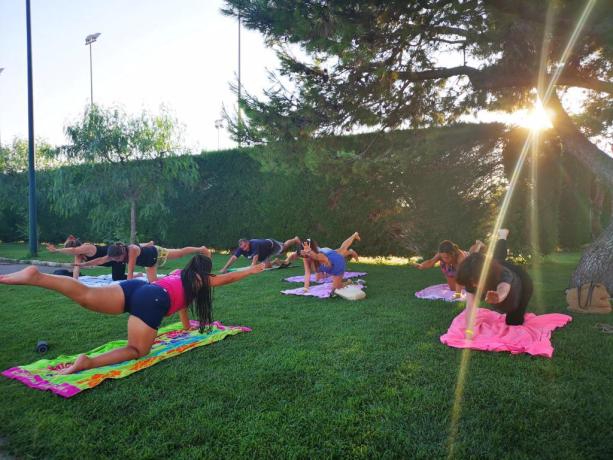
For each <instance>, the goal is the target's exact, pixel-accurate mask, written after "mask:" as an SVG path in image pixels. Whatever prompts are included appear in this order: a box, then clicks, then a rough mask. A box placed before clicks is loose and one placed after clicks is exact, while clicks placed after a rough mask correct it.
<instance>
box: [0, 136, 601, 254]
mask: <svg viewBox="0 0 613 460" xmlns="http://www.w3.org/2000/svg"><path fill="white" fill-rule="evenodd" d="M506 135H507V133H505V131H504V127H502V126H501V125H497V124H484V125H476V126H475V125H458V126H454V127H448V128H438V129H434V128H433V129H424V130H416V131H397V132H393V133H389V134H384V135H383V134H364V135H358V136H347V137H342V138H327V139H319V140H317V141H314V142H312V143H310V144H306V145H305V144H303V145H288V144H286V145H275V146H268V147H256V148H253V149H246V150H242V151H238V150H229V151H222V152H213V153H203V154H201V155H198V156H196V157H195V159H196V162H197V164H198V169H199V175H200V178H199V180H198V182H197V184H196V185H195V186H193V187H190V188H187V187H185V186H182V185H180V184H178V185H177V186H176V187H177V191H178V194H177V195H176V197H175V198H172V197H168V198H167V200H168V203H167V204H168V206H169V208H170V209H171V210H172V212H171V214H170V215H169V216H168V215H165V216H156V215H152V216H140V217H139V227H138V237H139V240H140V241H148V240H150V239H153V240H155V241H158V242H159V243H160V244H163V245H166V246H167V247H179V246H183V245H195V244H207V245H209V246H212V247H218V248H232V247H235V246H236V242H237V240H238V239H239V238H241V237H248V238H255V237H263V238H276V239H280V240H283V239H285V238H291V237H293V236H295V235H298V236H301V237H306V236H310V237H312V238H315V239H316V240H318V241H319V242H320V243H321V244H324V245H327V246H331V247H335V246H337V245H339V244H340V242H341V241H342V240H343V239H345V238H346V237H347V236H348V235H350V234H351V233H352V232H353V231H355V230H358V231H360V233H361V234H362V236H363V237H364V243H363V244H362V245H361V252H363V253H364V254H372V255H386V254H395V255H408V254H413V253H421V254H424V255H425V254H427V253H430V252H431V251H434V250H435V249H436V246H437V244H438V242H439V241H441V240H442V239H452V240H454V241H456V242H458V243H459V244H460V246H462V247H468V246H469V245H470V244H471V243H472V242H473V241H474V240H475V239H476V238H484V236H485V234H486V232H487V231H488V230H489V228H490V227H491V223H492V220H493V219H494V217H495V215H496V213H497V211H498V208H497V206H498V204H499V201H500V197H501V196H502V193H503V190H504V176H505V174H506V175H510V174H511V172H512V169H513V166H514V164H515V162H516V160H517V154H518V151H519V148H521V141H522V139H523V136H524V135H525V133H523V134H522V133H517V132H516V133H511V137H510V141H509V142H507V147H506V149H504V155H502V154H501V143H500V139H501V138H505V136H506ZM560 155H561V154H560V152H559V147H558V146H557V144H556V143H555V140H554V139H546V140H545V143H544V146H543V148H542V149H541V154H540V155H539V157H538V171H539V176H538V181H537V184H536V188H537V190H538V197H539V200H538V209H539V212H538V228H539V230H540V231H539V245H538V246H539V248H540V250H541V251H543V252H550V251H551V250H553V249H555V248H556V247H558V246H563V247H568V248H575V247H578V246H580V245H581V244H583V243H585V242H587V241H589V240H590V221H589V209H590V206H591V204H590V200H589V197H590V185H589V184H590V183H591V182H590V181H591V175H590V174H589V173H588V172H587V171H585V170H584V169H582V168H581V167H580V165H577V164H574V163H572V161H573V160H572V159H570V158H569V157H567V156H563V157H562V161H560ZM503 157H504V158H503ZM70 168H80V167H79V166H71V167H70ZM82 169H83V171H85V170H86V169H85V168H82ZM87 170H88V171H89V170H90V169H87ZM529 171H530V164H528V165H526V168H525V170H524V173H523V175H522V178H521V180H520V183H519V186H518V188H517V190H516V192H515V196H514V200H513V203H512V206H511V209H510V210H509V212H508V214H507V222H506V224H507V225H509V226H510V227H511V228H512V231H513V233H512V238H513V241H512V245H513V246H514V247H516V248H518V249H521V250H525V249H528V250H529V249H533V248H532V247H531V246H532V245H531V231H530V230H531V225H532V224H531V220H530V219H531V215H530V193H529V190H530V188H531V187H532V186H533V184H532V183H531V178H530V175H529ZM61 172H62V171H61V170H46V171H41V172H39V173H38V182H37V185H38V193H37V196H38V217H39V228H40V238H41V240H42V241H61V240H63V239H64V238H65V236H66V235H67V234H69V233H73V234H77V235H79V236H80V237H81V238H83V239H85V240H90V241H104V240H110V239H113V238H115V237H116V235H118V234H121V233H122V232H121V231H119V230H120V229H119V227H121V228H123V227H126V228H127V227H128V224H129V216H125V221H124V222H118V223H117V226H118V231H117V232H116V233H115V232H113V234H99V233H97V232H95V231H94V230H93V229H94V225H93V222H92V221H91V219H90V216H89V213H88V209H87V208H85V209H75V210H74V214H73V216H72V217H71V218H61V217H59V216H58V215H57V214H56V213H54V212H53V206H51V204H52V200H55V201H54V202H53V204H54V205H55V207H57V206H58V205H59V206H61V205H62V202H61V200H62V196H61V193H60V194H56V195H55V196H51V193H50V189H51V184H52V182H53V178H54V175H55V174H61ZM0 197H1V198H2V200H1V201H0V240H2V241H13V240H18V239H24V238H25V237H26V234H25V233H26V230H27V177H26V175H25V174H0ZM113 205H114V203H112V202H109V203H108V206H113ZM607 206H608V209H609V208H610V194H609V195H607V198H606V200H605V207H607ZM605 211H606V212H605V213H604V214H603V216H602V219H603V221H604V220H606V219H608V218H609V215H610V212H609V211H608V210H605ZM162 219H164V222H165V223H166V224H167V225H165V227H166V228H167V230H166V233H165V235H164V234H163V232H161V230H160V229H161V228H163V227H164V226H163V225H160V223H161V221H162ZM98 227H100V226H98Z"/></svg>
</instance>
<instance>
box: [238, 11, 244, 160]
mask: <svg viewBox="0 0 613 460" xmlns="http://www.w3.org/2000/svg"><path fill="white" fill-rule="evenodd" d="M237 109H238V147H239V148H240V146H241V137H242V126H243V121H242V117H241V14H240V12H239V13H238V107H237Z"/></svg>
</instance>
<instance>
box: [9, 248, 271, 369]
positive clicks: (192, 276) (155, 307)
mask: <svg viewBox="0 0 613 460" xmlns="http://www.w3.org/2000/svg"><path fill="white" fill-rule="evenodd" d="M212 265H213V264H212V262H211V259H210V258H208V257H206V256H203V255H196V256H194V257H193V258H192V259H191V260H190V262H189V263H188V264H187V265H186V266H185V268H184V269H183V270H176V271H174V272H173V273H171V274H170V275H168V276H166V277H165V278H163V279H161V280H159V281H155V282H153V283H151V284H149V283H147V282H146V281H145V280H141V279H134V280H128V281H121V282H120V283H118V284H114V285H110V286H103V287H89V286H86V285H84V284H82V283H79V282H78V281H77V280H75V279H73V278H70V277H67V276H58V275H48V274H45V273H41V272H39V271H38V269H37V268H36V267H35V266H29V267H27V268H24V269H23V270H21V271H19V272H17V273H12V274H10V275H0V284H22V285H27V286H38V287H42V288H45V289H49V290H52V291H56V292H59V293H60V294H64V295H65V296H66V297H68V298H70V299H72V300H74V301H75V302H77V303H78V304H80V305H81V306H83V307H85V308H87V309H88V310H92V311H95V312H99V313H106V314H109V315H119V314H121V313H129V315H130V316H129V318H128V344H127V345H126V346H125V347H121V348H118V349H116V350H112V351H109V352H107V353H103V354H101V355H98V356H95V357H92V358H90V357H88V356H87V355H85V354H83V355H80V356H79V357H78V358H77V359H76V361H75V362H74V363H73V364H72V365H70V366H67V367H65V368H64V369H61V370H60V372H61V373H63V374H72V373H74V372H78V371H81V370H85V369H92V368H95V367H101V366H107V365H109V364H115V363H120V362H122V361H128V360H131V359H137V358H140V357H142V356H145V355H147V354H148V353H149V351H150V350H151V346H152V345H153V342H154V340H155V337H156V336H157V330H158V328H159V326H160V323H161V322H162V319H163V318H164V317H165V316H170V315H172V314H174V313H177V312H178V313H179V316H180V318H181V322H182V323H183V327H184V328H185V329H190V323H189V315H188V311H187V309H188V308H190V309H191V310H192V313H193V315H194V316H195V317H196V319H197V320H198V321H199V322H200V332H203V330H204V328H205V326H206V325H208V324H210V323H211V322H212V320H213V300H212V292H211V291H212V290H211V288H213V287H216V286H223V285H224V284H229V283H233V282H235V281H239V280H241V279H243V278H245V277H247V276H249V275H251V274H255V273H259V272H261V271H262V270H263V269H264V264H259V265H255V266H253V267H251V268H250V269H249V270H245V271H242V272H235V273H229V274H226V275H217V276H215V275H213V274H211V268H212Z"/></svg>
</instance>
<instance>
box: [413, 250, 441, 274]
mask: <svg viewBox="0 0 613 460" xmlns="http://www.w3.org/2000/svg"><path fill="white" fill-rule="evenodd" d="M439 260H440V256H439V254H438V252H437V253H436V254H434V257H432V259H429V260H426V261H424V262H422V263H420V264H417V265H415V268H418V269H420V270H424V269H425V268H432V267H434V264H436V263H437V262H438V261H439Z"/></svg>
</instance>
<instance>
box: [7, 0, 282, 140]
mask: <svg viewBox="0 0 613 460" xmlns="http://www.w3.org/2000/svg"><path fill="white" fill-rule="evenodd" d="M222 6H223V1H222V0H176V1H168V0H130V1H125V0H123V1H120V0H78V1H75V0H72V1H68V0H53V1H50V0H31V14H32V56H33V57H32V59H33V76H34V131H35V135H36V137H37V138H38V137H40V138H43V139H45V140H47V141H49V142H50V143H52V144H63V143H65V141H66V138H65V136H64V127H65V126H66V125H67V124H69V123H71V122H74V121H76V120H77V119H79V118H80V117H81V116H82V114H83V112H84V110H85V108H86V107H87V106H88V104H89V103H90V69H89V47H88V46H86V45H85V37H86V36H87V35H89V34H92V33H96V32H99V33H101V35H100V37H99V38H98V40H97V42H96V43H94V44H93V45H92V57H93V93H94V94H93V95H94V102H95V103H96V104H102V105H105V106H120V107H122V108H124V109H125V110H126V111H127V112H128V113H139V112H140V111H142V110H143V109H145V110H149V111H152V112H154V113H155V112H159V110H160V107H161V106H162V105H163V106H165V107H166V108H167V109H168V110H169V111H170V113H171V114H173V116H174V117H176V118H177V119H178V120H179V122H180V123H181V124H182V125H183V140H184V143H185V145H186V146H187V147H189V148H191V149H193V150H194V151H199V150H201V149H204V150H217V147H218V137H217V135H218V130H217V129H216V128H215V120H216V119H219V118H220V115H221V110H222V105H223V104H225V106H226V107H227V108H230V109H232V110H235V109H236V96H235V95H234V94H233V93H232V92H231V91H230V83H231V82H232V81H236V76H237V69H238V37H237V29H238V26H237V21H236V19H234V18H229V17H227V16H223V15H222V14H221V12H220V8H221V7H222ZM26 63H27V61H26V17H25V0H0V67H4V71H3V72H2V73H1V74H0V136H1V141H2V142H3V143H8V142H10V141H11V140H12V139H13V138H14V137H15V136H17V137H22V138H26V137H27V133H28V112H27V103H28V102H27V101H28V99H27V97H28V95H27V67H26ZM276 67H277V58H276V56H275V54H274V52H273V51H271V50H270V49H267V48H266V47H265V46H264V41H263V38H262V36H261V35H260V34H259V33H257V32H252V31H247V30H246V29H244V28H243V29H242V31H241V80H242V83H243V85H242V86H243V87H244V88H245V89H246V90H247V91H248V92H250V93H255V94H261V91H262V89H263V88H265V87H267V86H268V85H267V78H266V74H267V69H269V70H273V69H275V68H276ZM219 135H220V136H219V146H220V147H221V148H222V149H223V148H229V147H233V146H234V145H235V144H234V142H233V141H232V140H230V138H229V136H228V133H227V132H226V130H225V129H220V130H219Z"/></svg>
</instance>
